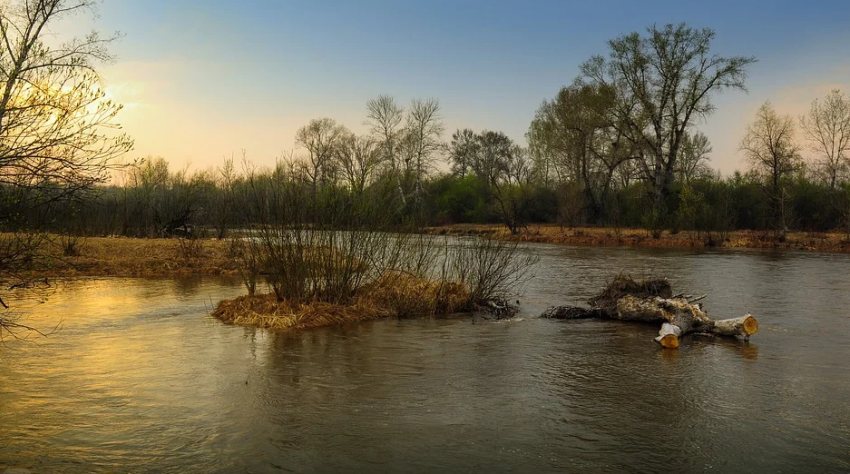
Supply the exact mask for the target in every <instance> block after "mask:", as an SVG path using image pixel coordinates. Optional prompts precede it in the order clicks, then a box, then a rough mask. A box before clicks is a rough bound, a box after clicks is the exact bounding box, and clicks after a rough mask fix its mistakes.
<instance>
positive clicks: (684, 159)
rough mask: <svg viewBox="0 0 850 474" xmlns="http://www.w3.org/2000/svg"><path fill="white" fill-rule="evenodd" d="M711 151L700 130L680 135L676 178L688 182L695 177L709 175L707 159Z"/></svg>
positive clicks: (706, 138) (709, 169)
mask: <svg viewBox="0 0 850 474" xmlns="http://www.w3.org/2000/svg"><path fill="white" fill-rule="evenodd" d="M711 151H712V149H711V143H709V141H708V137H706V136H705V135H703V134H702V132H697V133H694V134H691V133H686V134H685V136H684V137H682V149H681V156H680V158H679V163H678V164H677V165H676V179H678V180H679V181H682V182H684V183H690V182H691V181H692V180H694V179H696V178H700V177H705V176H708V175H710V173H711V168H709V166H708V164H707V161H708V159H709V158H708V155H710V154H711Z"/></svg>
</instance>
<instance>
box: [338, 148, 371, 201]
mask: <svg viewBox="0 0 850 474" xmlns="http://www.w3.org/2000/svg"><path fill="white" fill-rule="evenodd" d="M380 151H381V150H380V148H379V147H378V142H377V141H375V139H374V138H372V137H368V136H362V137H361V136H356V135H353V134H350V135H348V136H346V137H345V138H344V139H343V140H342V143H341V146H340V147H339V152H338V153H339V159H338V161H339V165H340V172H341V173H342V177H343V179H344V180H345V182H346V183H347V184H348V187H349V189H351V190H352V191H353V192H355V193H357V194H361V193H363V191H364V190H365V189H366V186H367V185H368V184H369V183H371V181H372V179H373V178H374V176H375V174H376V172H377V171H378V168H379V167H380V166H381V161H382V160H381V153H380Z"/></svg>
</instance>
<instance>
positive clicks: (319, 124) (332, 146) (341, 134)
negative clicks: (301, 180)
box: [295, 118, 351, 193]
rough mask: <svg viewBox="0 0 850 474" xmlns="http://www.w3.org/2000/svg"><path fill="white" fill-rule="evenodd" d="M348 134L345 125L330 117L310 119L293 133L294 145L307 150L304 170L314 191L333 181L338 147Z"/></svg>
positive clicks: (337, 165)
mask: <svg viewBox="0 0 850 474" xmlns="http://www.w3.org/2000/svg"><path fill="white" fill-rule="evenodd" d="M350 134H351V132H349V131H348V129H347V128H345V126H343V125H340V124H338V123H336V121H335V120H333V119H330V118H321V119H314V120H311V121H310V123H308V124H307V125H305V126H303V127H301V128H299V129H298V131H297V132H296V133H295V143H296V145H298V146H300V147H302V148H304V149H305V150H307V163H306V166H305V168H304V171H305V172H306V174H307V177H308V179H309V180H310V183H311V184H312V186H313V192H314V193H315V192H317V190H318V188H320V187H321V186H323V185H325V184H328V183H332V182H333V181H335V179H336V174H337V171H338V167H339V163H338V162H337V158H338V156H339V153H338V152H339V148H340V147H341V146H342V143H343V141H344V140H345V138H346V137H347V136H348V135H350Z"/></svg>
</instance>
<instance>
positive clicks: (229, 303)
mask: <svg viewBox="0 0 850 474" xmlns="http://www.w3.org/2000/svg"><path fill="white" fill-rule="evenodd" d="M468 309H471V305H470V304H469V291H468V290H467V289H466V288H465V287H464V286H463V285H460V284H458V283H440V282H434V281H427V280H422V279H419V278H416V277H413V276H410V275H405V274H392V275H387V276H385V277H383V278H381V279H379V280H378V281H376V282H374V283H372V284H371V285H369V286H367V287H366V288H364V289H363V290H362V291H361V292H360V295H358V296H356V297H355V298H354V299H353V300H352V301H351V302H350V303H348V304H333V303H326V302H321V301H310V302H293V301H280V302H279V301H277V299H276V298H275V295H274V294H265V295H256V296H240V297H238V298H235V299H232V300H224V301H221V302H220V303H219V304H218V306H217V307H216V309H215V310H214V311H213V313H212V315H213V317H215V318H218V319H220V320H222V321H223V322H225V323H228V324H236V325H242V326H254V327H260V328H267V329H282V330H291V329H309V328H317V327H322V326H332V325H340V324H348V323H356V322H362V321H371V320H375V319H382V318H390V317H414V316H429V315H444V314H450V313H455V312H459V311H464V310H468Z"/></svg>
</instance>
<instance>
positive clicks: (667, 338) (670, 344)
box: [658, 334, 679, 349]
mask: <svg viewBox="0 0 850 474" xmlns="http://www.w3.org/2000/svg"><path fill="white" fill-rule="evenodd" d="M658 343H659V344H661V347H663V348H665V349H677V348H678V347H679V338H678V336H676V335H675V334H667V335H664V336H661V337H659V338H658Z"/></svg>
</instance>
